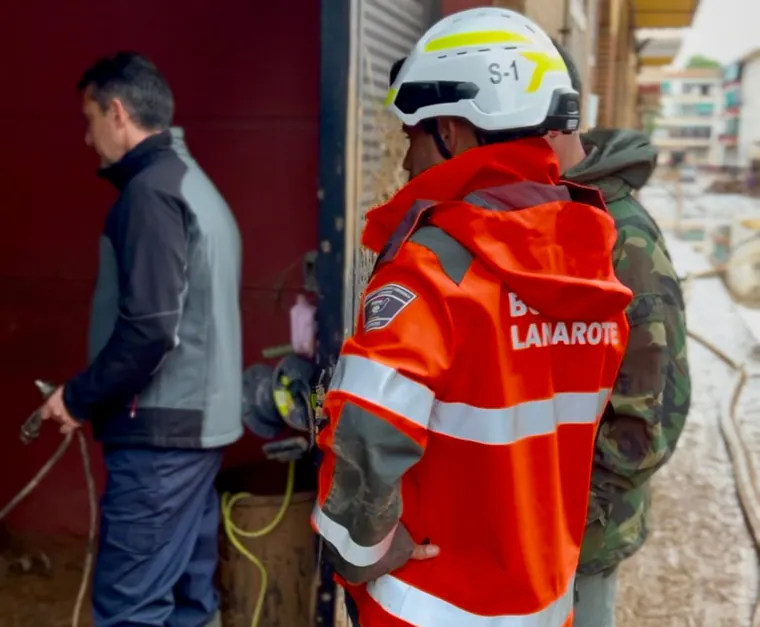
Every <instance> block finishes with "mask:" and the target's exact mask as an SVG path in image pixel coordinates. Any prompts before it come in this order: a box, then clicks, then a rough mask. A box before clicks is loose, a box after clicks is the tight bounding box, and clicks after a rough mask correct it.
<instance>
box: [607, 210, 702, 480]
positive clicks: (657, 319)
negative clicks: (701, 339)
mask: <svg viewBox="0 0 760 627" xmlns="http://www.w3.org/2000/svg"><path fill="white" fill-rule="evenodd" d="M615 271H616V274H617V276H618V278H619V279H620V281H621V282H622V283H624V284H625V285H626V286H628V287H630V288H631V290H632V291H633V293H634V299H633V301H632V303H631V305H630V306H629V308H628V319H629V322H630V325H631V330H630V337H629V341H628V348H627V351H626V354H625V357H624V359H623V363H622V365H621V368H620V374H619V376H618V379H617V383H616V385H615V388H614V390H613V393H612V397H611V402H610V407H608V411H607V412H606V413H605V416H604V418H603V419H602V424H601V426H600V429H599V434H598V436H597V443H596V459H595V467H594V477H593V480H592V488H593V487H597V488H602V489H604V487H605V485H606V484H612V485H616V486H618V487H620V488H621V489H623V490H626V489H631V488H634V487H637V486H640V485H642V484H643V483H644V482H646V481H647V480H648V479H649V478H650V477H651V476H652V474H653V473H654V472H655V471H656V470H657V469H658V468H660V467H661V466H662V465H663V464H665V462H667V461H668V459H670V456H671V455H672V454H673V452H674V450H675V448H676V444H677V442H678V439H679V437H680V435H681V432H682V430H683V427H684V424H685V421H686V415H687V414H688V411H689V405H690V401H691V379H690V376H689V367H688V362H687V355H686V320H685V313H684V302H683V295H682V293H681V288H680V284H679V282H678V278H677V276H676V273H675V270H674V268H673V264H672V262H671V260H670V257H669V255H668V253H667V250H666V248H665V244H664V241H663V240H662V238H661V235H660V234H659V231H658V230H657V229H656V227H655V225H654V224H652V228H646V227H645V225H643V226H637V225H631V224H629V225H624V226H622V228H619V238H618V244H617V248H616V252H615Z"/></svg>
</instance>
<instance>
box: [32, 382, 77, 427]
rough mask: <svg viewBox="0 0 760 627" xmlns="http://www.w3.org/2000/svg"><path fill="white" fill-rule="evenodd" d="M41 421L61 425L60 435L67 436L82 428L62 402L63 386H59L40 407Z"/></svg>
mask: <svg viewBox="0 0 760 627" xmlns="http://www.w3.org/2000/svg"><path fill="white" fill-rule="evenodd" d="M39 411H40V417H41V418H42V420H55V421H56V422H57V423H58V424H60V425H61V429H60V431H61V433H63V434H64V435H68V434H69V433H72V432H73V431H76V430H77V429H79V428H80V427H81V426H82V423H81V422H79V421H78V420H77V419H76V418H74V417H72V415H71V414H70V413H69V410H68V409H66V404H65V403H64V402H63V386H59V387H58V388H57V389H56V390H55V392H53V393H52V394H51V395H50V396H49V397H48V398H47V399H46V400H45V402H44V403H43V404H42V407H40V410H39Z"/></svg>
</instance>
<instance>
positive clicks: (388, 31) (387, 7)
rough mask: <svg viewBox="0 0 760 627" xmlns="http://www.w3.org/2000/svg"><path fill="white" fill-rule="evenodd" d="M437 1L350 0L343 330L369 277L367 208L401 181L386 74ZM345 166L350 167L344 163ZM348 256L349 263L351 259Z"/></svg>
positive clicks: (400, 140)
mask: <svg viewBox="0 0 760 627" xmlns="http://www.w3.org/2000/svg"><path fill="white" fill-rule="evenodd" d="M438 4H439V3H438V2H437V1H436V0H354V3H353V6H354V7H355V10H356V16H355V18H354V25H355V32H356V42H355V43H356V45H355V48H354V50H355V58H356V62H357V66H356V68H355V71H354V80H355V83H354V84H355V89H356V94H355V107H356V109H357V111H356V119H355V121H354V123H353V126H354V130H353V133H352V131H351V129H349V134H348V136H349V138H350V139H351V140H352V142H353V144H354V152H353V153H352V151H351V149H350V148H349V151H348V157H347V158H349V159H353V160H354V161H355V162H356V163H357V164H358V168H357V169H356V172H355V174H354V176H352V177H349V180H353V189H349V193H348V200H349V203H348V205H347V209H348V210H349V211H352V212H353V215H352V216H350V219H349V220H347V224H346V228H347V229H349V233H347V237H348V239H349V241H348V242H347V250H346V255H347V260H346V261H347V263H348V264H349V266H348V268H347V273H346V285H345V287H346V289H345V297H346V303H345V308H344V319H345V324H346V331H349V330H351V329H353V324H354V320H355V315H356V311H357V307H358V305H359V300H360V298H361V291H362V290H363V289H364V286H365V284H366V282H367V279H368V278H369V274H370V272H371V271H372V265H373V264H374V255H371V254H370V253H367V252H366V251H362V249H361V245H360V236H361V230H362V227H363V225H364V216H365V214H366V212H367V210H368V209H369V208H371V207H373V206H374V205H377V204H378V203H381V202H383V201H384V200H386V199H387V198H388V197H389V196H390V195H391V194H392V193H393V192H394V191H395V190H396V189H398V188H399V187H400V186H401V185H402V184H403V183H404V181H405V175H404V173H403V172H402V170H401V161H402V159H403V154H404V152H405V139H404V137H403V135H402V133H401V132H400V127H399V123H398V121H397V120H396V118H393V117H392V116H390V115H389V114H388V113H386V112H385V111H384V110H383V102H384V100H385V96H386V94H387V91H388V73H389V71H390V68H391V65H392V64H393V62H394V61H396V60H397V59H399V58H401V57H403V56H405V55H407V54H408V53H409V51H410V50H411V49H412V47H413V46H414V44H415V43H416V41H417V39H419V37H420V35H422V33H424V32H425V30H426V29H427V28H428V26H430V24H432V23H433V22H434V21H435V20H436V19H437V18H438V12H439V10H438ZM349 168H350V166H349ZM352 260H353V263H352Z"/></svg>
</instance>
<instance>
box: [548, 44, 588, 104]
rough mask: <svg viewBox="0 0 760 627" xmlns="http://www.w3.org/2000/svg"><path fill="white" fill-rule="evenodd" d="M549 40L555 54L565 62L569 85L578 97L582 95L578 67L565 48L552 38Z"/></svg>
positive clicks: (581, 82)
mask: <svg viewBox="0 0 760 627" xmlns="http://www.w3.org/2000/svg"><path fill="white" fill-rule="evenodd" d="M551 40H552V43H553V44H554V47H555V48H556V49H557V52H559V56H561V57H562V60H563V61H564V62H565V66H566V67H567V73H568V74H569V75H570V84H571V85H572V87H573V89H574V90H575V91H577V92H578V94H579V95H582V94H583V81H582V80H581V72H580V70H579V69H578V66H577V65H576V64H575V61H574V60H573V57H572V56H571V55H570V53H569V52H568V51H567V48H565V46H563V45H562V44H561V43H559V42H558V41H557V40H556V39H554V37H552V38H551Z"/></svg>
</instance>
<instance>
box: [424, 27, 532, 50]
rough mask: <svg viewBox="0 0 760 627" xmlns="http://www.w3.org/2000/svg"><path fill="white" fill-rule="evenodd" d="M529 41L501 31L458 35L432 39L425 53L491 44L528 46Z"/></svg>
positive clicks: (520, 36) (426, 46)
mask: <svg viewBox="0 0 760 627" xmlns="http://www.w3.org/2000/svg"><path fill="white" fill-rule="evenodd" d="M529 43H531V41H530V39H528V38H527V37H525V36H524V35H520V34H519V33H511V32H509V31H503V30H487V31H480V32H475V33H459V34H457V35H446V36H445V37H439V38H438V39H433V40H431V41H429V42H427V44H425V52H441V51H443V50H450V49H452V48H462V47H465V46H487V45H493V44H529Z"/></svg>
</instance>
